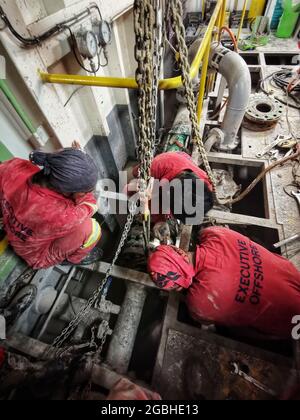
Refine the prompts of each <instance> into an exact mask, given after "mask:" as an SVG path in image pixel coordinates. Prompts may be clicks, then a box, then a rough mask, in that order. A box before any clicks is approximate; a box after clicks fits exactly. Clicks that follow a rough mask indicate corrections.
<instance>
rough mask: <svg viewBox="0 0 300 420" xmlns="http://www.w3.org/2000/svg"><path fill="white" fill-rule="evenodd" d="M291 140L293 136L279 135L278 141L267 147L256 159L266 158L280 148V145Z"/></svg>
mask: <svg viewBox="0 0 300 420" xmlns="http://www.w3.org/2000/svg"><path fill="white" fill-rule="evenodd" d="M290 139H291V136H283V135H278V136H277V137H276V139H275V140H274V141H272V142H271V143H270V144H269V145H268V146H266V147H265V148H264V149H263V150H262V151H261V152H260V153H257V155H256V157H258V158H262V157H264V156H265V155H266V154H267V153H269V152H271V150H272V149H274V147H276V146H278V145H279V144H283V143H285V142H288V141H289V140H290Z"/></svg>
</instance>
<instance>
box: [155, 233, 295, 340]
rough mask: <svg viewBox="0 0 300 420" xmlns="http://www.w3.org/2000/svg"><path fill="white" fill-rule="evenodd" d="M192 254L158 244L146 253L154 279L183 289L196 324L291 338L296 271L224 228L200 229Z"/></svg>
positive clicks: (280, 259)
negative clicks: (150, 253)
mask: <svg viewBox="0 0 300 420" xmlns="http://www.w3.org/2000/svg"><path fill="white" fill-rule="evenodd" d="M199 242H200V244H199V245H198V246H197V249H196V252H195V254H186V253H185V252H184V251H182V250H180V249H178V248H175V247H171V246H160V247H158V248H157V249H156V251H154V253H153V254H152V255H151V256H150V257H149V267H148V269H149V273H150V275H151V277H152V280H153V281H154V283H155V284H156V285H157V286H158V287H160V288H162V289H166V290H178V291H180V290H183V289H187V295H186V303H187V307H188V310H189V312H190V314H191V316H192V317H193V318H194V319H195V320H196V321H198V322H209V323H214V324H217V325H223V326H227V327H242V328H243V330H244V329H250V330H251V332H257V333H260V334H263V335H267V336H269V338H278V339H283V338H284V339H286V338H291V332H292V329H293V327H294V326H293V325H292V319H293V318H294V317H295V316H296V315H299V314H300V272H299V271H298V270H297V269H296V268H295V267H294V265H293V264H292V263H291V262H290V261H288V260H286V259H285V258H283V257H280V256H278V255H276V254H272V253H271V252H269V251H267V250H266V249H265V248H263V247H262V246H260V245H258V244H256V243H254V242H252V241H251V240H250V239H249V238H247V237H245V236H243V235H241V234H239V233H236V232H234V231H231V230H229V229H226V228H221V227H212V228H207V229H205V230H203V231H202V234H201V235H200V240H199Z"/></svg>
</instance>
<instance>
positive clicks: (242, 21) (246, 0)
mask: <svg viewBox="0 0 300 420" xmlns="http://www.w3.org/2000/svg"><path fill="white" fill-rule="evenodd" d="M247 5H248V0H245V1H244V7H243V13H242V18H241V23H240V27H239V30H238V34H237V37H236V42H237V44H239V41H240V37H241V33H242V29H243V25H244V20H245V16H246V10H247Z"/></svg>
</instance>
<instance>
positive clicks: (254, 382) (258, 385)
mask: <svg viewBox="0 0 300 420" xmlns="http://www.w3.org/2000/svg"><path fill="white" fill-rule="evenodd" d="M230 365H231V367H232V371H231V373H232V375H237V376H240V377H241V378H243V379H245V381H247V382H249V383H250V384H252V385H254V386H255V387H256V388H258V389H260V390H261V391H264V392H265V393H267V394H269V395H271V396H272V397H276V396H277V392H275V391H273V390H272V389H270V388H269V387H267V386H266V385H264V384H262V383H260V382H259V381H257V380H256V379H254V378H252V376H249V375H247V374H246V373H245V372H243V371H242V370H241V369H240V366H239V364H238V363H235V362H233V363H231V364H230Z"/></svg>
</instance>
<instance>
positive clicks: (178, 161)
mask: <svg viewBox="0 0 300 420" xmlns="http://www.w3.org/2000/svg"><path fill="white" fill-rule="evenodd" d="M138 170H139V166H136V167H135V168H134V169H133V176H134V177H135V178H137V177H138ZM184 171H192V172H193V173H194V174H195V175H197V176H198V177H199V178H200V179H201V180H202V181H204V182H205V184H206V185H207V187H208V189H209V190H210V191H212V190H213V187H212V185H211V183H210V181H209V178H208V176H207V173H206V172H204V171H203V170H202V169H200V168H199V167H198V166H197V165H195V163H194V162H193V160H192V158H191V157H190V156H189V155H188V154H187V153H184V152H167V153H162V154H160V155H158V156H156V157H155V158H154V160H153V162H152V165H151V176H152V177H153V178H154V179H157V180H159V181H162V180H164V179H165V180H168V181H170V182H171V181H172V180H173V179H174V178H176V177H177V176H178V175H180V174H181V173H182V172H184ZM167 218H168V215H155V214H153V215H152V218H151V220H152V223H157V222H161V221H165V220H166V219H167Z"/></svg>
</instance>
